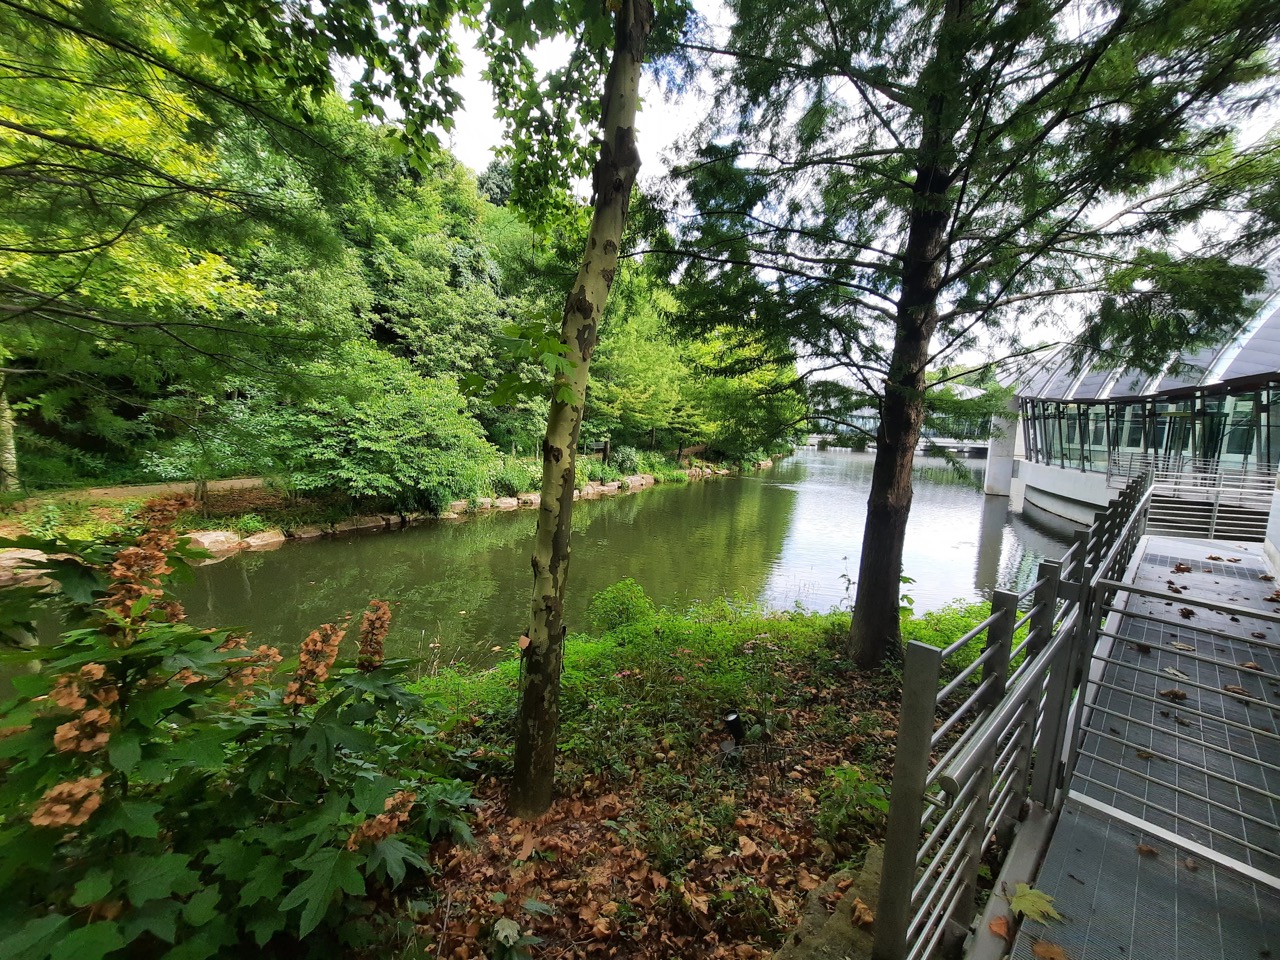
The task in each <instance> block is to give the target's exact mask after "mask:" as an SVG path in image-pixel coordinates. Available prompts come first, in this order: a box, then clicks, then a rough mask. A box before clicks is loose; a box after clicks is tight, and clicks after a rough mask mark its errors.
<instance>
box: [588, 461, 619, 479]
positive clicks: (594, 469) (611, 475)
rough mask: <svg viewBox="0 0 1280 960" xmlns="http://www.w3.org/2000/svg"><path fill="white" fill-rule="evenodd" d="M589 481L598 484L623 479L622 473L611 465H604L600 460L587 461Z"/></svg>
mask: <svg viewBox="0 0 1280 960" xmlns="http://www.w3.org/2000/svg"><path fill="white" fill-rule="evenodd" d="M583 472H585V473H586V475H587V479H588V480H592V481H594V482H596V483H613V482H614V481H615V480H621V479H622V473H621V472H620V471H619V470H618V468H617V467H615V466H614V465H613V464H611V463H603V462H602V461H600V460H595V459H591V460H587V461H586V463H585V469H584V471H583Z"/></svg>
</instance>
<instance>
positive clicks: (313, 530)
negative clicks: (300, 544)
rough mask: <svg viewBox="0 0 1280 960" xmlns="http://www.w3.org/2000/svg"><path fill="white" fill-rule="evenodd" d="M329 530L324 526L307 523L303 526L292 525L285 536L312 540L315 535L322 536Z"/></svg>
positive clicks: (291, 538) (293, 538)
mask: <svg viewBox="0 0 1280 960" xmlns="http://www.w3.org/2000/svg"><path fill="white" fill-rule="evenodd" d="M328 532H329V531H328V530H326V529H325V528H324V527H317V526H315V525H314V524H309V525H307V526H305V527H294V528H292V529H291V530H289V531H288V533H287V534H286V536H288V537H289V539H290V540H314V539H315V538H316V537H323V536H324V535H325V534H326V533H328Z"/></svg>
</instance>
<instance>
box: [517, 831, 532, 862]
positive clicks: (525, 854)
mask: <svg viewBox="0 0 1280 960" xmlns="http://www.w3.org/2000/svg"><path fill="white" fill-rule="evenodd" d="M533 846H534V839H533V833H532V832H530V833H529V835H528V836H527V837H525V838H524V844H523V846H521V847H520V856H518V857H516V859H517V860H528V859H529V858H530V857H532V856H533Z"/></svg>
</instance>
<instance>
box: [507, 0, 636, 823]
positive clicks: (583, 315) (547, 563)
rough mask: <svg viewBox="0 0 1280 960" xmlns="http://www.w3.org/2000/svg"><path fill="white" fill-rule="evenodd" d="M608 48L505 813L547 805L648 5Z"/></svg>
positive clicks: (619, 19)
mask: <svg viewBox="0 0 1280 960" xmlns="http://www.w3.org/2000/svg"><path fill="white" fill-rule="evenodd" d="M616 7H617V9H616V11H615V13H614V47H613V57H612V60H611V62H610V64H609V72H608V74H607V76H606V77H605V80H604V87H603V91H602V96H601V105H602V111H601V112H602V116H601V140H600V154H599V158H598V159H597V161H596V164H595V168H594V170H593V172H592V189H593V191H594V196H593V198H592V218H591V227H590V229H589V230H588V232H587V243H586V249H585V250H584V251H583V256H582V264H581V266H580V267H579V269H578V276H577V277H576V278H575V280H574V282H573V286H572V288H571V290H570V293H569V296H568V297H567V298H566V300H565V305H564V317H563V322H562V324H561V328H560V346H561V350H562V353H561V358H560V361H561V362H560V363H559V364H557V368H556V374H555V379H554V383H553V387H552V397H551V410H550V414H549V415H548V418H547V434H546V439H545V440H544V442H543V446H542V500H541V507H540V509H539V510H538V528H537V533H536V534H535V539H534V548H533V610H532V616H531V619H530V624H529V633H528V637H527V642H526V641H525V640H524V639H522V641H521V643H522V647H523V649H522V651H521V668H522V669H521V674H520V715H519V719H518V721H517V726H516V746H515V773H514V777H513V779H512V786H511V809H512V811H513V812H514V813H515V814H516V815H517V816H524V817H529V816H536V815H537V814H539V813H542V812H543V811H545V810H546V809H547V807H548V806H550V804H551V793H552V787H553V785H554V778H555V756H556V738H557V735H558V733H559V727H560V670H561V664H562V663H563V658H564V638H565V633H566V632H567V628H566V626H565V623H564V597H565V588H566V584H567V576H568V570H569V535H570V532H571V527H572V516H573V494H574V490H575V486H574V463H575V459H576V457H577V447H578V431H579V429H580V428H581V426H582V411H583V407H584V406H585V404H586V395H587V382H588V376H589V374H590V363H591V355H592V353H593V352H594V350H595V347H596V342H597V340H598V339H599V333H598V326H599V323H600V318H601V316H602V315H603V313H604V309H605V303H606V301H607V299H608V296H609V289H610V287H612V286H613V278H614V273H615V271H616V270H617V266H618V251H619V248H620V245H621V243H622V231H623V227H624V225H625V223H626V217H627V211H628V207H629V204H630V200H631V188H632V186H633V185H634V184H635V179H636V174H637V172H638V171H639V169H640V154H639V153H638V151H637V150H636V140H635V117H636V109H637V108H638V107H639V104H640V75H641V70H642V68H643V64H644V54H645V43H646V41H647V40H648V37H649V33H650V30H651V28H652V24H653V12H654V11H653V6H652V4H651V3H650V2H649V0H621V2H619V3H618V4H617V5H616Z"/></svg>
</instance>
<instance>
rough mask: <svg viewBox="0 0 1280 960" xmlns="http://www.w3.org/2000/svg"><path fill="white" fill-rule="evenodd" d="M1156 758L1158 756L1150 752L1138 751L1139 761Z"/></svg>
mask: <svg viewBox="0 0 1280 960" xmlns="http://www.w3.org/2000/svg"><path fill="white" fill-rule="evenodd" d="M1155 758H1156V755H1155V754H1154V753H1152V752H1151V751H1150V750H1139V751H1138V759H1139V760H1154V759H1155Z"/></svg>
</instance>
